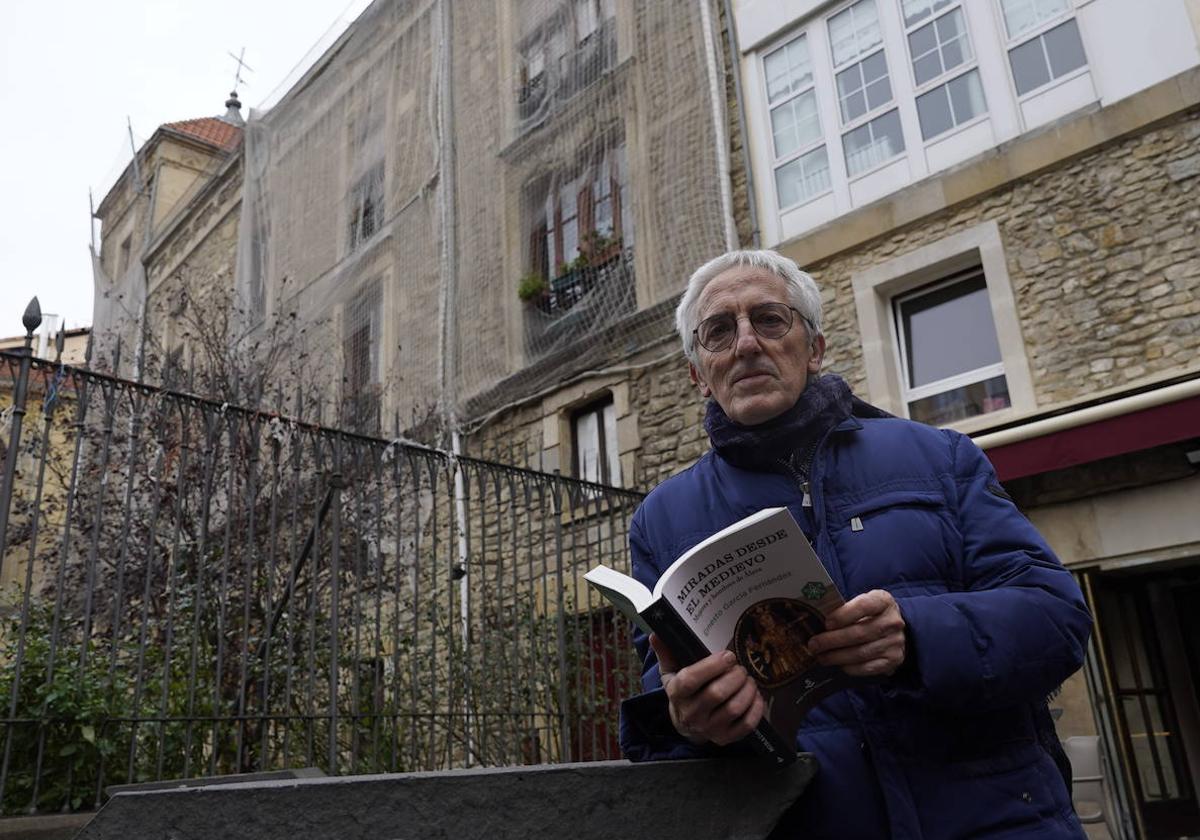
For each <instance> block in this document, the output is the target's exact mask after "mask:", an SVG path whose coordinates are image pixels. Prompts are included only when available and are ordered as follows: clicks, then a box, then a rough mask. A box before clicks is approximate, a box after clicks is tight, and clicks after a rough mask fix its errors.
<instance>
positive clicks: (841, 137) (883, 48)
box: [822, 0, 908, 182]
mask: <svg viewBox="0 0 1200 840" xmlns="http://www.w3.org/2000/svg"><path fill="white" fill-rule="evenodd" d="M890 1H891V0H872V2H874V3H875V14H876V17H877V18H878V21H879V34H880V37H879V44H878V46H877V47H876V48H875V49H873V50H871V51H869V52H867V53H859V54H858V55H857V56H856V57H855V58H854V59H853V60H850V61H844V62H842V63H841V64H838V63H837V59H836V58H835V57H834V54H833V49H834V44H833V33H832V32H831V31H830V29H829V24H830V21H831V20H832V19H833V18H835V17H837V16H838V15H840V14H842V13H843V12H845V11H847V10H849V9H852V8H853V7H854V6H856V5H858V4H859V3H861V2H863V0H853V2H849V3H844V4H842V5H841V6H840V7H839V8H837V9H835V10H834V11H832V12H831V13H830V14H828V15H826V16H825V17H824V18H823V19H822V25H823V26H824V27H825V38H826V41H827V43H828V45H829V64H830V66H831V67H832V69H833V74H832V76H831V82H832V86H833V87H832V90H833V96H834V98H835V100H836V102H835V103H834V104H835V106H836V108H835V110H836V111H837V115H838V122H839V125H840V128H839V131H838V142H839V143H841V144H842V150H841V157H842V162H843V166H845V169H846V178H847V180H848V181H849V182H854V181H857V180H858V179H860V178H865V177H867V176H868V175H870V174H871V173H872V172H875V171H877V170H879V169H882V168H884V167H885V166H887V165H889V164H891V163H892V162H894V161H896V160H898V159H899V158H901V157H903V156H904V155H905V154H907V152H908V141H907V139H906V138H905V137H904V119H903V116H902V114H901V113H900V106H901V103H900V100H899V99H898V98H897V97H896V84H895V81H894V80H895V74H894V73H893V72H892V66H891V64H890V63H889V62H888V55H887V42H888V31H887V24H886V21H885V16H884V15H883V14H881V12H880V4H881V3H885V2H890ZM876 53H882V54H883V63H884V67H885V68H887V81H888V89H889V90H890V91H891V97H890V98H889V99H888V101H887V102H885V103H883V104H882V105H877V106H875V107H874V108H870V107H869V103H868V109H867V110H866V111H865V112H863V113H862V114H860V115H859V116H857V117H855V118H854V119H852V120H850V121H846V120H845V119H844V117H843V114H842V104H841V102H842V99H841V94H840V92H839V91H838V83H837V78H838V74H839V73H841V72H842V71H844V70H846V69H848V68H849V67H851V66H852V65H854V64H860V63H862V62H863V61H866V60H867V59H868V58H870V57H871V56H873V55H875V54H876ZM863 90H864V94H865V90H866V88H865V87H864V89H863ZM893 110H895V111H896V112H897V114H896V116H897V118H898V119H899V121H900V142H901V144H902V145H901V148H900V150H899V151H897V152H896V153H895V154H894V155H892V156H891V157H889V158H886V159H884V160H881V161H879V162H878V163H874V164H871V165H870V166H868V167H867V168H866V169H863V170H862V171H861V172H855V173H853V174H851V172H850V165H849V159H848V156H847V155H846V135H848V134H850V133H851V132H853V131H855V130H857V129H859V128H862V127H863V126H865V125H867V124H868V123H872V122H874V121H875V120H877V119H879V118H880V117H883V116H886V115H887V114H888V113H890V112H891V111H893Z"/></svg>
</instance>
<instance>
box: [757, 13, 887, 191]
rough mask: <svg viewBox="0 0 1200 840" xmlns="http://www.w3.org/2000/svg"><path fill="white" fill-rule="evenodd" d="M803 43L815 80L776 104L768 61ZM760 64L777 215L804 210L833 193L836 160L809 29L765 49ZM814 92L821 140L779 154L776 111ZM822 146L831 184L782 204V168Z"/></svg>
mask: <svg viewBox="0 0 1200 840" xmlns="http://www.w3.org/2000/svg"><path fill="white" fill-rule="evenodd" d="M799 40H803V41H804V44H805V46H806V47H807V48H808V62H809V72H810V74H811V76H812V80H811V82H809V84H808V85H807V86H806V87H804V88H801V89H800V90H796V91H792V92H791V93H789V94H786V95H785V96H782V97H780V98H779V100H778V101H772V100H771V92H770V88H769V87H768V79H767V58H769V57H770V56H772V55H774V54H775V53H776V52H778V51H779V50H783V49H786V48H787V47H789V46H791V45H792V44H793V43H794V42H796V41H799ZM881 46H882V45H881ZM758 64H759V70H760V71H761V76H762V79H761V87H762V101H763V102H764V103H765V104H766V118H767V131H768V133H769V135H770V144H771V182H772V183H771V189H772V192H773V193H774V195H775V208H776V212H777V213H786V212H787V211H789V210H794V209H796V208H797V207H803V206H804V205H805V204H808V203H809V202H812V201H816V200H817V199H818V198H821V197H823V196H826V195H829V193H831V192H833V161H831V160H830V158H829V140H828V137H827V136H826V134H825V125H824V121H823V120H822V119H821V97H820V94H819V92H818V90H817V88H818V85H817V72H816V67H815V65H816V60H815V59H814V57H813V49H812V39H811V38H809V35H808V31H807V29H802V30H801V31H799V32H791V33H789V34H788V36H787V37H786V38H784V39H783V40H780V41H777V42H776V43H775V44H774V45H772V46H771V47H770V48H768V49H764V50H762V51H761V53H760V54H759V56H758ZM810 92H811V93H812V95H813V100H814V102H815V103H816V107H817V129H818V137H817V139H816V140H812V141H810V142H809V143H807V144H804V145H800V146H798V147H797V148H796V149H794V150H792V151H791V152H789V153H788V154H786V155H782V156H781V155H779V153H778V152H777V150H776V148H775V125H774V122H773V121H772V118H771V117H772V113H773V112H774V110H775V109H776V108H778V107H780V106H782V105H784V104H786V103H788V102H792V101H794V100H796V99H799V98H800V97H802V96H804V95H805V94H808V93H810ZM835 93H836V91H835ZM822 147H824V148H825V164H826V171H827V172H828V173H829V184H828V185H827V186H826V187H825V189H823V190H821V191H819V192H815V193H813V194H812V195H810V196H807V197H805V198H802V199H801V200H800V201H798V202H795V203H793V204H788V205H786V206H784V205H782V204H781V203H780V199H779V180H778V173H779V170H780V169H782V168H783V167H785V166H787V165H789V164H790V163H792V162H793V161H797V160H799V159H800V158H802V157H805V156H806V155H809V154H811V153H813V152H815V151H817V150H818V149H820V148H822Z"/></svg>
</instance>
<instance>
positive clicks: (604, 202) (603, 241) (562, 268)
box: [529, 144, 633, 280]
mask: <svg viewBox="0 0 1200 840" xmlns="http://www.w3.org/2000/svg"><path fill="white" fill-rule="evenodd" d="M627 181H628V172H627V166H626V161H625V146H624V145H623V144H622V145H617V146H615V147H613V148H611V149H609V150H608V151H606V152H605V153H604V154H602V155H601V156H600V157H599V159H598V160H596V161H595V162H594V163H591V164H589V165H585V166H583V167H582V168H581V169H580V170H579V171H578V172H577V173H576V174H575V175H574V176H573V177H570V176H568V177H561V176H555V177H551V178H549V179H545V180H543V181H541V182H540V184H541V186H540V188H539V187H537V186H535V188H534V195H533V200H534V201H536V202H537V203H538V206H536V207H535V208H534V211H533V219H534V223H533V226H532V232H531V235H530V245H529V250H530V269H531V270H532V271H533V272H534V273H536V274H540V275H542V276H543V277H546V278H547V279H549V280H553V279H555V278H557V277H561V276H563V275H564V274H565V273H566V272H567V271H569V270H570V267H571V266H572V265H573V264H575V263H576V262H577V261H578V260H579V258H580V257H581V256H583V257H584V259H585V260H587V261H589V262H591V263H593V264H594V263H596V262H602V261H607V260H608V259H610V258H612V257H614V256H616V253H617V251H619V250H622V249H628V248H630V247H632V245H633V224H632V222H633V220H632V217H631V216H630V212H629V189H628V184H627Z"/></svg>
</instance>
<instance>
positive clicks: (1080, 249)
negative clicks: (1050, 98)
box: [806, 110, 1200, 406]
mask: <svg viewBox="0 0 1200 840" xmlns="http://www.w3.org/2000/svg"><path fill="white" fill-rule="evenodd" d="M1197 138H1200V112H1198V111H1196V110H1192V111H1190V112H1186V113H1183V114H1180V115H1178V116H1176V117H1174V118H1173V119H1171V120H1169V121H1167V122H1166V123H1165V124H1162V125H1159V126H1156V127H1153V128H1151V129H1149V130H1147V131H1145V132H1144V133H1141V134H1139V135H1135V136H1130V137H1126V138H1124V139H1121V140H1119V141H1116V142H1113V143H1110V144H1108V145H1105V146H1102V147H1100V148H1097V149H1094V150H1093V151H1091V152H1089V153H1088V154H1086V155H1083V156H1081V157H1079V158H1077V159H1075V160H1072V161H1068V162H1066V163H1064V164H1062V165H1060V166H1057V167H1054V168H1051V169H1048V170H1045V171H1043V172H1041V173H1038V174H1036V175H1034V176H1031V177H1028V178H1026V179H1023V180H1021V181H1018V182H1016V183H1014V184H1011V185H1010V186H1008V187H1007V188H1005V189H1003V190H998V191H995V192H993V193H990V194H988V195H984V196H980V197H979V198H976V199H974V200H972V201H968V202H965V203H963V204H961V205H959V206H957V207H954V208H951V209H949V210H946V211H944V212H942V213H940V214H938V215H935V216H931V217H929V218H927V219H924V220H922V221H921V222H919V223H916V224H913V225H910V226H908V227H906V228H903V229H900V230H896V231H893V232H891V233H889V234H888V235H886V236H884V237H881V238H879V239H877V240H875V241H873V242H869V243H866V244H864V245H863V246H861V247H859V248H857V249H855V250H853V251H852V252H847V253H843V254H838V255H835V256H833V257H831V258H829V259H827V260H823V261H821V262H818V263H814V264H812V265H809V266H806V268H808V270H809V271H811V272H812V273H813V275H814V276H815V277H816V278H817V280H818V282H819V283H820V284H821V286H822V289H823V293H824V296H825V304H826V315H825V317H826V332H827V333H828V334H829V335H830V337H831V339H830V355H829V361H828V365H827V368H828V369H831V370H834V371H836V372H838V373H840V374H842V375H843V376H845V377H846V378H847V379H848V380H849V381H850V382H851V383H852V384H853V385H854V386H855V387H856V389H859V390H862V389H863V386H864V374H863V363H862V354H861V347H860V346H859V344H858V342H857V340H856V339H855V338H854V337H855V336H856V334H857V318H856V313H855V307H854V297H853V293H852V291H851V284H850V278H851V276H852V275H853V274H854V273H855V272H858V271H862V270H864V269H867V268H869V267H870V266H872V265H875V264H877V263H879V262H882V261H884V260H887V259H890V258H892V257H895V256H899V255H902V254H904V253H907V252H908V251H911V250H913V249H915V248H917V247H919V246H921V245H924V244H926V243H928V242H931V241H934V240H937V239H941V238H944V237H947V236H949V235H951V234H954V233H957V232H959V231H961V230H964V229H966V228H968V227H971V226H973V225H977V224H979V223H981V222H983V221H987V220H995V221H996V222H997V224H998V225H999V227H1000V232H1001V238H1002V241H1003V246H1004V251H1005V256H1006V259H1007V265H1008V272H1009V276H1010V278H1011V280H1012V284H1013V293H1014V296H1015V298H1016V304H1017V310H1018V316H1019V319H1020V324H1021V331H1022V334H1023V337H1024V341H1025V351H1026V356H1027V358H1028V361H1029V365H1030V373H1031V374H1032V377H1033V384H1034V390H1035V392H1036V397H1037V403H1038V405H1039V406H1045V405H1048V404H1052V403H1060V402H1064V401H1069V400H1074V399H1079V398H1081V397H1084V396H1087V395H1089V394H1093V393H1095V392H1096V391H1099V390H1103V389H1106V388H1113V387H1116V386H1121V385H1125V384H1127V383H1131V382H1134V381H1136V380H1139V379H1141V378H1144V377H1148V376H1153V375H1156V374H1163V373H1164V372H1169V371H1171V370H1173V369H1175V368H1180V367H1186V366H1188V365H1191V364H1193V362H1194V359H1195V356H1196V348H1197V347H1200V296H1198V295H1197V292H1198V291H1200V237H1198V236H1197V232H1198V228H1200V204H1197V201H1196V198H1197V195H1198V194H1200V177H1197V176H1200V154H1198V153H1197V151H1196V141H1197Z"/></svg>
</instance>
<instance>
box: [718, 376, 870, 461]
mask: <svg viewBox="0 0 1200 840" xmlns="http://www.w3.org/2000/svg"><path fill="white" fill-rule="evenodd" d="M851 414H857V415H859V416H864V417H889V416H891V415H889V414H887V413H886V412H884V411H882V410H880V409H878V408H875V407H874V406H871V405H868V404H867V403H864V402H862V401H861V400H859V399H858V398H857V397H855V396H854V394H852V393H851V392H850V386H849V385H847V384H846V382H845V380H843V379H842V378H841V377H840V376H837V375H836V374H832V373H827V374H825V375H824V376H817V377H812V378H810V379H809V380H808V385H807V386H806V387H805V389H804V392H803V393H802V394H800V399H798V400H796V404H795V405H793V406H792V407H791V408H789V409H788V410H787V411H785V412H783V414H780V415H779V416H778V417H773V418H771V419H770V420H768V421H767V422H765V423H760V424H758V425H757V426H743V425H740V424H739V423H735V422H734V421H733V420H730V419H729V416H728V415H727V414H726V413H725V411H724V410H723V409H722V408H721V406H720V405H718V404H717V401H716V400H709V401H708V409H707V412H706V414H705V416H704V430H705V431H706V432H708V438H709V440H710V441H712V445H713V448H714V449H716V450H717V452H718V453H720V455H721V457H722V458H724V459H725V460H726V461H729V462H730V463H731V464H734V465H735V466H738V467H742V468H744V469H751V470H780V469H783V468H785V467H790V468H791V469H793V470H796V471H798V472H799V473H800V474H801V475H804V476H807V475H808V467H809V464H810V463H811V461H812V456H813V453H814V452H816V449H817V445H818V444H819V443H820V442H821V439H822V438H824V437H825V434H826V432H828V431H829V430H830V429H832V428H833V427H834V426H836V425H837V424H838V423H841V422H842V421H843V420H845V419H846V418H847V417H849V416H850V415H851Z"/></svg>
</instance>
